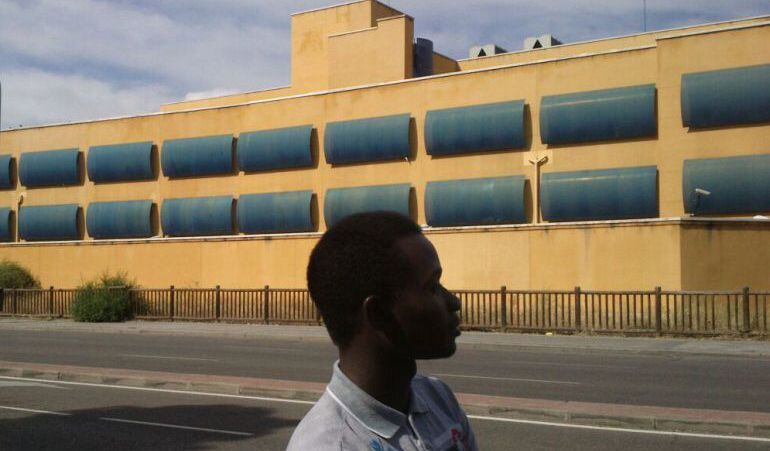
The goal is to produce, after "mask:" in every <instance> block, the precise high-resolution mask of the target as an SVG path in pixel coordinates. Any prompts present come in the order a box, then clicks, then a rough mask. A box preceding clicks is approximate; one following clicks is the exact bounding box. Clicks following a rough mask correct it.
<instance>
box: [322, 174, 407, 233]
mask: <svg viewBox="0 0 770 451" xmlns="http://www.w3.org/2000/svg"><path fill="white" fill-rule="evenodd" d="M411 189H412V188H411V186H410V185H409V184H408V183H404V184H398V185H380V186H364V187H360V188H336V189H330V190H328V191H326V199H325V200H324V218H325V219H326V226H327V227H331V226H333V225H334V224H336V223H337V222H339V221H340V220H341V219H342V218H344V217H346V216H350V215H352V214H356V213H363V212H367V211H382V210H385V211H395V212H396V213H401V214H402V215H404V216H409V196H410V192H411Z"/></svg>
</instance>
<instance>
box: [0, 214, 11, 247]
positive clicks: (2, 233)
mask: <svg viewBox="0 0 770 451" xmlns="http://www.w3.org/2000/svg"><path fill="white" fill-rule="evenodd" d="M12 213H13V210H11V209H10V208H0V241H11V240H13V223H12V222H11V221H13V214H12Z"/></svg>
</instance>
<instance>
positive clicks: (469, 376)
mask: <svg viewBox="0 0 770 451" xmlns="http://www.w3.org/2000/svg"><path fill="white" fill-rule="evenodd" d="M433 375H434V376H440V377H457V378H461V379H490V380H495V381H514V382H536V383H538V384H560V385H580V382H570V381H550V380H543V379H519V378H515V377H492V376H473V375H470V374H449V373H435V374H433Z"/></svg>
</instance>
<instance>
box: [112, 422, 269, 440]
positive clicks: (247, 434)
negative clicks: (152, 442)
mask: <svg viewBox="0 0 770 451" xmlns="http://www.w3.org/2000/svg"><path fill="white" fill-rule="evenodd" d="M99 419H100V420H104V421H113V422H115V423H128V424H141V425H142V426H156V427H160V428H169V429H184V430H187V431H201V432H216V433H217V434H228V435H238V436H241V437H252V436H254V434H252V433H250V432H238V431H227V430H224V429H210V428H197V427H193V426H183V425H181V424H166V423H152V422H150V421H135V420H125V419H123V418H109V417H102V418H99Z"/></svg>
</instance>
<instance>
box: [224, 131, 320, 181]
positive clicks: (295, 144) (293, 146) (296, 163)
mask: <svg viewBox="0 0 770 451" xmlns="http://www.w3.org/2000/svg"><path fill="white" fill-rule="evenodd" d="M312 133H313V126H312V125H302V126H299V127H289V128H280V129H276V130H263V131H258V132H248V133H241V135H240V136H239V137H238V167H239V168H240V169H241V170H242V171H245V172H257V171H269V170H271V169H283V168H299V167H306V166H311V165H312V164H313V154H312V151H311V147H310V146H311V144H310V140H311V136H312Z"/></svg>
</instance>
